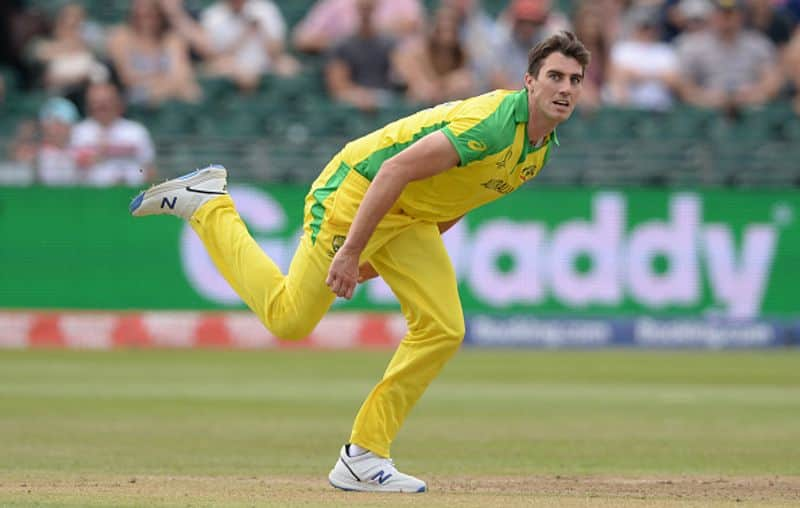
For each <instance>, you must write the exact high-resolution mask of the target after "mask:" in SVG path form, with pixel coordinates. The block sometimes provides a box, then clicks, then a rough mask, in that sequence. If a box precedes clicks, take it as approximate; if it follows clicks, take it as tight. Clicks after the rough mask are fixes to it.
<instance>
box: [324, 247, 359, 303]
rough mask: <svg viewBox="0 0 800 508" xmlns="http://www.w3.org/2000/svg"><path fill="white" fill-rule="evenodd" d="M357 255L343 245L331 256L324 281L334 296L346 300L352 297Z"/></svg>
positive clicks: (356, 269)
mask: <svg viewBox="0 0 800 508" xmlns="http://www.w3.org/2000/svg"><path fill="white" fill-rule="evenodd" d="M358 257H359V254H358V253H357V252H351V251H349V250H348V249H347V248H345V247H344V246H343V247H342V248H341V249H339V250H338V251H337V252H336V255H335V256H333V261H331V267H330V268H329V269H328V278H327V279H326V280H325V283H326V284H327V285H328V287H329V288H331V291H333V293H334V294H335V295H336V296H341V297H342V298H347V299H348V300H349V299H351V298H352V297H353V291H355V289H356V282H357V281H358Z"/></svg>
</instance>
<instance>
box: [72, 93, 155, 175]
mask: <svg viewBox="0 0 800 508" xmlns="http://www.w3.org/2000/svg"><path fill="white" fill-rule="evenodd" d="M86 95H87V97H86V103H87V105H88V110H89V118H87V119H85V120H84V121H82V122H80V123H79V124H77V125H76V126H75V127H74V128H73V131H72V137H71V140H70V149H71V150H72V151H73V153H74V154H75V160H76V161H77V164H78V167H79V168H80V169H81V171H82V172H83V175H82V180H83V181H84V182H85V183H86V184H88V185H96V186H109V185H140V184H142V183H144V182H145V181H147V180H150V179H152V178H153V176H154V175H155V167H154V165H153V160H154V158H155V150H154V148H153V142H152V140H151V139H150V134H149V133H148V132H147V129H146V128H145V127H144V126H143V125H141V124H139V123H137V122H134V121H131V120H128V119H126V118H123V117H122V112H123V102H122V99H121V98H120V95H119V91H118V90H117V89H116V87H115V86H114V85H112V84H110V83H95V84H92V85H90V86H89V88H88V90H87V92H86Z"/></svg>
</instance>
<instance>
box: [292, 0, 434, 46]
mask: <svg viewBox="0 0 800 508" xmlns="http://www.w3.org/2000/svg"><path fill="white" fill-rule="evenodd" d="M358 4H359V0H317V2H316V3H315V4H314V6H313V7H312V8H311V10H310V11H309V13H308V14H307V15H306V16H305V17H304V18H303V19H302V20H301V21H300V23H298V24H297V26H296V27H295V29H294V35H293V42H294V47H295V48H296V49H297V50H299V51H303V52H307V53H324V52H325V51H328V50H330V49H331V48H333V47H334V46H335V45H337V44H338V43H339V42H341V41H342V40H344V39H346V38H348V37H352V36H353V35H355V34H356V32H358V31H359V29H360V26H361V16H360V12H359V11H360V8H359V5H358ZM373 15H374V19H373V20H372V21H373V26H374V27H375V31H376V32H377V33H379V34H381V35H385V36H390V37H394V38H396V39H402V38H404V37H406V36H408V35H413V34H418V33H420V32H421V31H422V29H423V27H424V26H425V9H424V7H423V5H422V3H421V2H420V0H376V1H375V8H374V10H373Z"/></svg>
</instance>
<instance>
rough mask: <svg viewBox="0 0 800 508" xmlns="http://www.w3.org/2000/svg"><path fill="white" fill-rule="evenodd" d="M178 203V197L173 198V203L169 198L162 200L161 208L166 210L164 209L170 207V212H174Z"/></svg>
mask: <svg viewBox="0 0 800 508" xmlns="http://www.w3.org/2000/svg"><path fill="white" fill-rule="evenodd" d="M176 201H178V196H175V197H173V198H172V203H170V202H169V200H168V199H167V198H164V199H162V200H161V208H164V207H167V206H168V207H169V208H170V210H174V209H175V202H176Z"/></svg>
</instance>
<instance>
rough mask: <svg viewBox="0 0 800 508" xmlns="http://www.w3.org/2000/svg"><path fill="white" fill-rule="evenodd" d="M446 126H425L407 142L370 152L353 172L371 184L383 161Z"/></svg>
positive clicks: (444, 123) (437, 124)
mask: <svg viewBox="0 0 800 508" xmlns="http://www.w3.org/2000/svg"><path fill="white" fill-rule="evenodd" d="M447 124H448V122H439V123H435V124H432V125H426V126H425V127H422V128H421V129H420V130H418V131H417V132H415V133H414V135H413V136H412V137H411V139H409V140H408V141H404V142H402V143H394V144H392V145H389V146H387V147H385V148H381V149H380V150H377V151H375V152H372V153H371V154H369V156H368V157H367V158H366V159H364V160H362V161H360V162H358V163H356V165H355V170H356V171H358V173H359V174H361V176H363V177H364V178H366V179H367V180H369V181H370V182H371V181H372V180H373V179H374V178H375V175H377V174H378V170H379V169H380V168H381V164H383V161H385V160H387V159H389V158H391V157H393V156H395V155H397V154H398V153H400V152H402V151H403V150H405V149H406V148H408V147H409V146H411V145H413V144H414V143H416V142H417V141H419V140H420V139H422V138H424V137H425V136H427V135H428V134H430V133H432V132H436V131H438V130H441V129H442V127H444V126H446V125H447Z"/></svg>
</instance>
